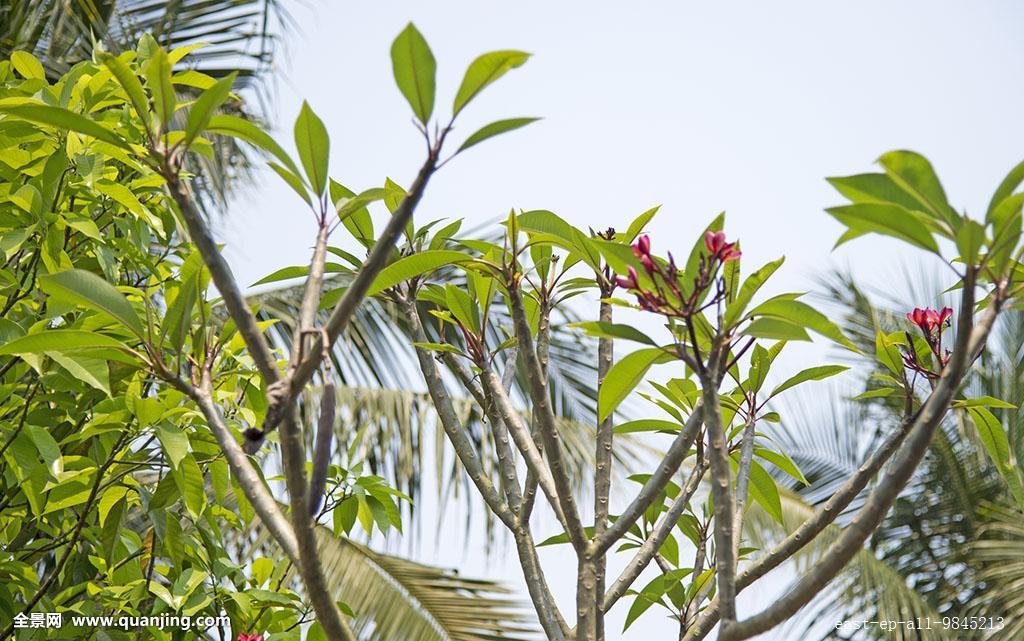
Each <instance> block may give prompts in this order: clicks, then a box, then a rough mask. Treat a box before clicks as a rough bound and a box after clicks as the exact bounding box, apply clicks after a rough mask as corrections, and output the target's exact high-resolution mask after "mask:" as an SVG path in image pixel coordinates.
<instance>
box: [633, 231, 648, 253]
mask: <svg viewBox="0 0 1024 641" xmlns="http://www.w3.org/2000/svg"><path fill="white" fill-rule="evenodd" d="M633 255H634V256H636V257H637V258H643V257H644V256H647V257H648V258H650V256H651V239H650V237H649V236H648V235H647V234H644V235H643V236H641V237H640V238H637V239H636V242H635V243H633Z"/></svg>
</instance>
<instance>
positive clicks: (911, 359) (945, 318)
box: [903, 307, 953, 378]
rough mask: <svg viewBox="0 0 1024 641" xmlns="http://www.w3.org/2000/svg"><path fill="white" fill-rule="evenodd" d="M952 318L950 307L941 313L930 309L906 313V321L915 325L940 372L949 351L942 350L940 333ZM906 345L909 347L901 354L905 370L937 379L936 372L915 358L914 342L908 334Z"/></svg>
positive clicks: (946, 360) (918, 309)
mask: <svg viewBox="0 0 1024 641" xmlns="http://www.w3.org/2000/svg"><path fill="white" fill-rule="evenodd" d="M952 316H953V309H952V308H951V307H943V308H942V311H936V310H934V309H932V308H930V307H926V308H925V309H920V308H915V309H914V311H912V312H908V313H907V320H909V321H910V322H911V323H913V324H914V325H917V327H918V329H920V330H921V335H922V336H924V340H925V342H927V343H928V348H929V349H930V350H931V352H932V354H933V355H934V356H935V358H936V360H938V362H939V365H940V368H939V369H940V371H941V369H942V368H944V367H945V366H946V364H947V363H948V362H949V350H948V349H947V350H943V348H942V333H943V332H945V331H946V329H947V328H948V327H949V326H950V319H951V318H952ZM907 344H908V346H909V347H908V348H907V350H906V351H905V352H904V353H903V363H904V364H905V365H906V366H907V368H908V369H910V370H912V371H915V372H918V373H921V374H924V375H925V376H927V377H929V378H938V376H939V374H938V372H934V371H932V369H931V368H930V367H928V366H926V365H925V364H923V363H921V361H920V359H919V358H918V356H917V351H916V350H915V349H914V347H913V345H914V341H913V340H912V339H911V337H910V334H909V333H908V334H907Z"/></svg>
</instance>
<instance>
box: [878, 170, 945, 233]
mask: <svg viewBox="0 0 1024 641" xmlns="http://www.w3.org/2000/svg"><path fill="white" fill-rule="evenodd" d="M878 164H880V165H881V166H882V167H883V168H884V169H885V171H886V173H887V174H888V175H889V177H890V178H892V180H893V182H895V183H896V184H897V185H899V186H900V187H901V188H903V190H904V191H906V192H907V193H908V194H910V195H911V196H913V197H914V199H915V200H917V201H918V202H920V203H921V205H922V206H923V208H924V210H925V211H927V212H928V213H930V214H932V215H933V216H935V217H936V218H937V219H939V220H942V221H945V222H946V223H948V224H950V225H951V226H953V227H954V228H955V227H956V225H957V223H958V222H959V218H960V217H959V216H958V215H957V213H956V212H955V211H954V210H953V208H952V207H950V206H949V201H947V200H946V192H945V190H944V189H943V188H942V183H941V182H939V177H938V176H937V175H936V174H935V169H933V168H932V164H931V163H930V162H928V159H927V158H925V157H924V156H922V155H921V154H919V153H916V152H913V151H890V152H888V153H886V154H882V157H881V158H879V159H878Z"/></svg>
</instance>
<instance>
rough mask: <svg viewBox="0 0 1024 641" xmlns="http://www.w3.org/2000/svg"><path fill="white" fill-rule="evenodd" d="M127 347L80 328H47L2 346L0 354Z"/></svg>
mask: <svg viewBox="0 0 1024 641" xmlns="http://www.w3.org/2000/svg"><path fill="white" fill-rule="evenodd" d="M96 348H115V349H127V346H126V345H125V344H124V343H122V342H121V341H119V340H116V339H113V338H110V337H109V336H104V335H103V334H97V333H96V332H87V331H84V330H80V329H47V330H46V331H43V332H40V333H38V334H27V335H25V336H22V337H20V338H15V339H14V340H11V341H8V342H7V343H4V344H3V345H2V346H0V354H42V353H43V352H51V351H55V352H64V351H68V350H78V349H96Z"/></svg>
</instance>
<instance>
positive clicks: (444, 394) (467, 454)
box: [399, 294, 516, 530]
mask: <svg viewBox="0 0 1024 641" xmlns="http://www.w3.org/2000/svg"><path fill="white" fill-rule="evenodd" d="M399 303H400V305H401V307H402V310H403V311H404V312H405V316H406V321H407V322H408V323H409V327H410V328H411V330H412V333H413V336H414V337H415V339H416V342H419V343H425V342H427V336H426V333H425V332H424V331H423V325H422V324H421V323H420V317H419V313H418V312H417V311H416V303H415V301H414V300H412V294H410V297H409V298H406V299H400V301H399ZM416 358H417V360H418V361H419V364H420V370H421V371H422V372H423V379H424V381H425V383H426V385H427V391H428V392H429V394H430V399H431V400H432V401H433V403H434V408H435V409H436V410H437V416H438V419H439V420H440V421H441V427H442V428H443V429H444V431H445V434H447V435H448V440H449V441H450V442H451V444H452V447H453V448H454V449H455V454H456V455H457V456H458V457H459V461H460V462H461V463H462V465H463V467H465V468H466V474H468V475H469V478H470V480H472V481H473V484H474V485H476V488H477V490H479V491H480V495H481V497H483V500H484V503H486V504H487V507H488V508H490V510H491V511H492V512H493V513H494V515H495V516H497V517H498V519H499V520H500V521H501V522H502V523H504V524H505V525H506V526H507V527H508V528H509V529H510V530H514V529H515V526H516V517H515V515H514V514H513V513H512V510H511V508H509V505H508V503H506V502H505V500H504V499H503V498H502V497H501V495H500V494H499V493H498V490H497V489H496V488H495V487H494V483H492V482H491V479H490V478H489V477H488V476H487V475H486V474H485V473H484V471H483V467H482V466H481V464H480V457H479V456H478V455H477V452H476V448H475V447H474V446H473V443H472V441H470V440H469V437H468V436H467V435H466V432H465V430H464V429H463V428H462V422H461V421H460V420H459V416H458V413H457V412H456V411H455V407H454V406H453V405H452V399H451V397H450V396H449V395H448V390H447V389H446V388H445V385H444V380H443V379H442V378H441V373H440V372H439V371H438V369H437V364H436V363H435V362H434V358H433V356H432V355H431V353H430V352H429V351H427V350H426V349H424V348H422V347H417V348H416Z"/></svg>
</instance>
